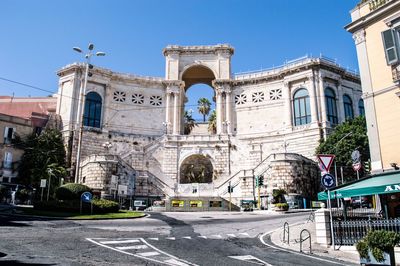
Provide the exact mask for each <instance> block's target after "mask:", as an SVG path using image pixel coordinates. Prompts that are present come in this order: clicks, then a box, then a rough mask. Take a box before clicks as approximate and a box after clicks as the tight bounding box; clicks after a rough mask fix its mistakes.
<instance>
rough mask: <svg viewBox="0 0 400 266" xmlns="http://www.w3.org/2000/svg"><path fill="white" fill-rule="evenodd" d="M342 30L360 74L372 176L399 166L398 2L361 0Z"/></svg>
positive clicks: (395, 0)
mask: <svg viewBox="0 0 400 266" xmlns="http://www.w3.org/2000/svg"><path fill="white" fill-rule="evenodd" d="M351 19H352V22H351V23H350V24H348V25H347V26H346V27H345V29H346V30H347V31H349V32H350V33H352V34H353V38H354V41H355V44H356V49H357V56H358V62H359V67H360V74H361V83H362V90H363V98H364V103H365V115H366V119H367V127H368V137H369V145H370V150H371V168H372V172H373V173H379V172H382V171H385V170H390V169H392V170H393V169H398V167H397V166H398V165H400V153H399V148H400V134H399V133H400V99H399V97H400V85H399V81H400V1H398V0H363V1H361V2H360V3H359V4H358V5H357V6H356V7H355V8H354V9H353V10H352V11H351Z"/></svg>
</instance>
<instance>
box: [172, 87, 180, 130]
mask: <svg viewBox="0 0 400 266" xmlns="http://www.w3.org/2000/svg"><path fill="white" fill-rule="evenodd" d="M173 95H174V121H173V132H172V134H174V135H178V134H179V120H180V117H179V93H178V92H174V93H173Z"/></svg>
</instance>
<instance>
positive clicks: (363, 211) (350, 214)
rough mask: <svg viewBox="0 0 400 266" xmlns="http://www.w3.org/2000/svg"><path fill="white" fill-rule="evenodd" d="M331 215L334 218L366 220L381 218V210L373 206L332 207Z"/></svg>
mask: <svg viewBox="0 0 400 266" xmlns="http://www.w3.org/2000/svg"><path fill="white" fill-rule="evenodd" d="M332 217H333V219H334V220H342V221H343V220H367V219H380V218H382V215H381V212H379V211H378V210H377V209H373V208H356V209H350V208H348V209H346V210H343V208H332Z"/></svg>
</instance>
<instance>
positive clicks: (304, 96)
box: [293, 89, 311, 126]
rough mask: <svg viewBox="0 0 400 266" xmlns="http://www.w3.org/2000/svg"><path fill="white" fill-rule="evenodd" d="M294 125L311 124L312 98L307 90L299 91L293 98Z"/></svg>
mask: <svg viewBox="0 0 400 266" xmlns="http://www.w3.org/2000/svg"><path fill="white" fill-rule="evenodd" d="M293 112H294V125H295V126H299V125H305V124H308V123H310V122H311V112H310V96H308V91H307V90H306V89H299V90H298V91H296V93H295V94H294V96H293Z"/></svg>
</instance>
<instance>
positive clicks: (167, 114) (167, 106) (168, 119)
mask: <svg viewBox="0 0 400 266" xmlns="http://www.w3.org/2000/svg"><path fill="white" fill-rule="evenodd" d="M165 98H166V103H165V129H166V130H165V131H166V133H167V134H169V131H170V128H169V127H170V125H171V114H170V112H171V93H170V92H168V91H167V93H166V94H165Z"/></svg>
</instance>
